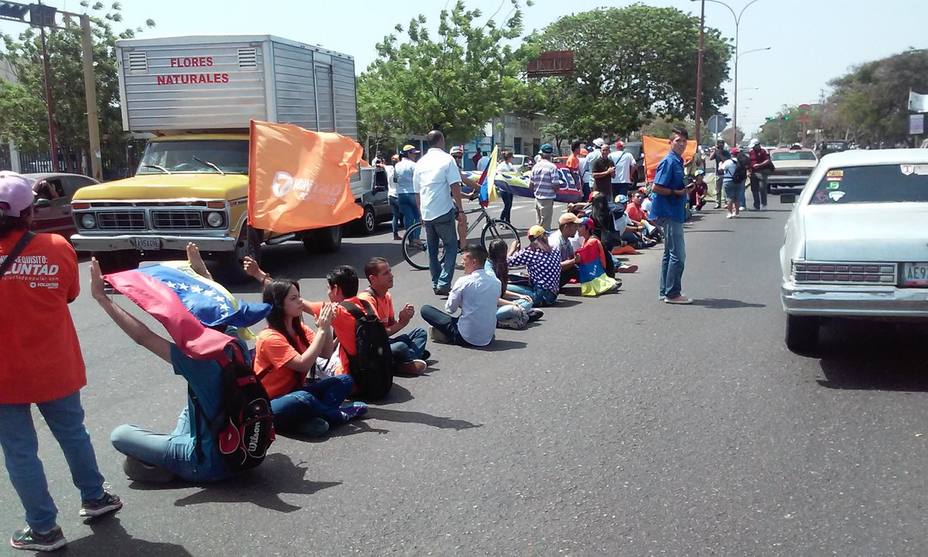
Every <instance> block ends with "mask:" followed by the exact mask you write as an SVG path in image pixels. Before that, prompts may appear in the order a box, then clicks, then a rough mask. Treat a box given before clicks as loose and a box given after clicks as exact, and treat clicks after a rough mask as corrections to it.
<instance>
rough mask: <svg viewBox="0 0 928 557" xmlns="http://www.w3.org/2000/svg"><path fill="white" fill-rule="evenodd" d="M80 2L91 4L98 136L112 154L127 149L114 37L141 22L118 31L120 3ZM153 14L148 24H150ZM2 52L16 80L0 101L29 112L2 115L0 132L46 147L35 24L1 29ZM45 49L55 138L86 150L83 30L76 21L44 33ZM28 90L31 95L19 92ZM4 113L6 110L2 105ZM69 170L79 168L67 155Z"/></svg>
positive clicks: (76, 149)
mask: <svg viewBox="0 0 928 557" xmlns="http://www.w3.org/2000/svg"><path fill="white" fill-rule="evenodd" d="M81 6H83V7H84V8H89V9H90V12H91V14H90V20H91V27H92V33H93V60H94V78H95V82H96V86H97V108H98V111H99V116H100V141H101V144H102V149H103V151H104V159H106V158H107V156H106V155H107V154H109V155H111V156H115V155H122V154H123V153H124V152H125V145H126V140H127V138H126V134H125V133H124V132H123V130H122V116H121V114H120V109H119V106H120V100H119V82H118V77H117V69H116V51H115V48H116V40H117V39H128V38H132V37H134V36H135V34H136V33H138V32H141V31H142V28H141V27H139V28H136V29H126V30H124V31H122V32H119V33H116V32H115V31H114V30H113V24H116V23H120V22H121V21H122V14H121V13H120V11H121V9H122V6H121V5H120V4H119V2H114V3H113V4H112V5H110V6H109V9H106V6H104V4H103V3H102V2H97V3H95V4H94V5H93V6H90V5H89V2H87V1H86V0H85V1H83V2H81ZM154 25H155V22H154V21H152V20H151V19H149V20H147V21H146V26H147V27H154ZM2 39H3V42H4V46H5V52H4V53H2V55H0V56H2V58H3V59H6V60H7V61H9V63H10V65H11V66H12V67H13V72H14V73H15V74H16V78H17V79H18V81H19V86H18V87H17V86H14V87H3V88H2V89H0V95H2V97H0V106H18V105H21V106H23V108H24V110H27V111H28V112H27V113H26V114H24V115H22V116H19V115H17V116H16V117H15V118H6V117H0V136H3V137H4V138H5V139H12V140H13V141H15V142H17V143H18V144H20V145H23V146H24V147H25V146H28V147H32V148H41V149H47V148H48V129H47V127H46V120H45V116H44V113H45V93H44V91H45V90H44V86H43V77H42V56H41V46H40V44H39V40H38V32H37V30H36V29H33V28H27V29H26V30H25V31H23V32H22V33H20V35H19V37H18V38H17V39H14V38H13V37H11V36H10V35H5V34H4V35H2ZM47 49H48V54H49V65H50V66H51V72H52V80H51V88H52V96H53V99H54V109H55V124H56V128H57V135H58V143H59V145H60V146H61V149H62V150H63V151H65V152H69V151H70V152H80V153H83V154H85V155H86V154H87V153H88V151H89V139H88V137H87V115H86V114H87V107H86V102H85V98H84V88H83V83H84V77H83V65H82V60H81V31H80V28H79V26H77V25H76V24H73V25H69V26H68V28H66V29H63V30H51V31H50V32H48V33H47ZM24 94H25V95H28V96H31V97H32V99H33V100H31V101H29V100H27V99H25V98H23V95H24ZM36 100H37V101H38V102H39V103H40V104H41V107H42V116H41V117H37V114H36V111H35V109H36V106H37V105H36V104H35V102H36ZM4 113H6V110H4ZM67 162H68V170H77V169H76V168H75V167H74V162H75V161H74V160H68V161H67Z"/></svg>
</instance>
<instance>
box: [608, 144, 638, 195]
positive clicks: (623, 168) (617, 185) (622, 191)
mask: <svg viewBox="0 0 928 557" xmlns="http://www.w3.org/2000/svg"><path fill="white" fill-rule="evenodd" d="M624 149H625V144H624V143H622V141H621V140H619V141H616V142H615V151H613V152H611V153H609V158H610V159H611V160H612V163H613V164H614V165H615V174H614V175H613V176H612V195H628V192H630V191H631V190H632V189H634V187H635V184H634V181H635V179H634V176H635V170H636V169H637V165H636V164H635V157H633V156H632V155H631V153H627V152H625V151H624Z"/></svg>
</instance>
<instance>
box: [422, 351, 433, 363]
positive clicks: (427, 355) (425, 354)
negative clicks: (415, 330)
mask: <svg viewBox="0 0 928 557" xmlns="http://www.w3.org/2000/svg"><path fill="white" fill-rule="evenodd" d="M431 357H432V353H431V352H429V351H428V350H423V351H422V359H423V360H425V361H426V362H427V361H429V359H430V358H431Z"/></svg>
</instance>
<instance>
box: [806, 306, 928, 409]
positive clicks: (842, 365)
mask: <svg viewBox="0 0 928 557" xmlns="http://www.w3.org/2000/svg"><path fill="white" fill-rule="evenodd" d="M926 335H928V327H926V326H917V325H913V324H881V323H877V324H874V323H867V322H846V323H840V322H839V323H835V324H834V325H833V326H825V327H823V328H822V336H821V343H820V346H821V351H820V352H819V354H818V356H819V357H820V358H821V360H820V362H819V365H821V367H822V373H824V375H825V379H824V380H819V381H818V383H819V385H821V386H823V387H826V388H829V389H850V390H881V391H911V392H923V391H928V347H926V346H925V338H926Z"/></svg>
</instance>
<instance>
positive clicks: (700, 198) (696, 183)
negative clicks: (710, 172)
mask: <svg viewBox="0 0 928 557" xmlns="http://www.w3.org/2000/svg"><path fill="white" fill-rule="evenodd" d="M705 178H706V171H705V169H702V168H700V169H697V170H696V174H695V176H694V177H693V189H692V191H690V207H692V208H694V209H696V210H697V211H702V208H703V206H705V204H706V193H707V192H708V191H709V186H708V185H707V184H706V180H705Z"/></svg>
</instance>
